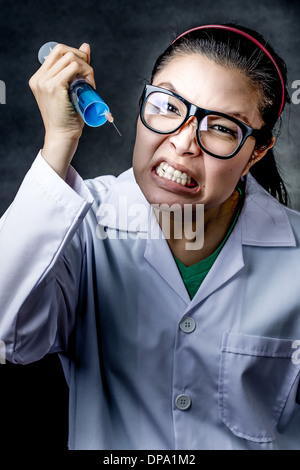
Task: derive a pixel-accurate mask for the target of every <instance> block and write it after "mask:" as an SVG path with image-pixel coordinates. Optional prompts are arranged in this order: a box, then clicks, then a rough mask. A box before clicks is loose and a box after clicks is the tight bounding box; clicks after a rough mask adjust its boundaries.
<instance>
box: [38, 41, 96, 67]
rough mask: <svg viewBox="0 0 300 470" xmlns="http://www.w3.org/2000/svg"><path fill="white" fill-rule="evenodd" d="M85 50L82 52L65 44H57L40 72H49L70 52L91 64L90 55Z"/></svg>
mask: <svg viewBox="0 0 300 470" xmlns="http://www.w3.org/2000/svg"><path fill="white" fill-rule="evenodd" d="M85 48H86V46H85ZM85 48H84V49H83V50H80V49H75V48H74V47H69V46H66V45H65V44H57V45H56V46H55V47H54V48H53V50H52V51H51V52H50V54H49V55H48V57H47V58H46V60H45V62H44V63H43V65H42V66H41V67H40V69H39V70H41V72H44V71H45V70H49V69H50V68H51V67H52V66H53V65H54V64H55V63H56V62H57V61H58V60H59V59H61V58H62V57H63V56H64V55H66V54H67V53H68V52H71V53H73V54H75V55H76V56H77V57H79V58H80V59H82V60H84V61H85V62H86V63H89V55H88V53H87V52H86V51H85Z"/></svg>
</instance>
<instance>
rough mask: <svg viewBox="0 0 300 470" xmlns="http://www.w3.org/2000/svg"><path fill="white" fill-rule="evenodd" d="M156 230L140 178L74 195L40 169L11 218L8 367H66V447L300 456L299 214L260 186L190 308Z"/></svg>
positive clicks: (2, 302) (3, 234)
mask: <svg viewBox="0 0 300 470" xmlns="http://www.w3.org/2000/svg"><path fill="white" fill-rule="evenodd" d="M120 201H121V202H120ZM137 207H138V208H140V212H139V214H137V211H136V209H137ZM142 208H143V209H142ZM149 221H152V222H153V216H152V212H151V208H150V206H149V204H148V203H147V201H146V200H145V198H144V196H143V194H142V193H141V191H140V189H139V187H138V186H137V184H136V182H135V180H134V176H133V172H132V170H131V169H130V170H128V171H126V172H125V173H123V174H122V175H120V176H119V177H118V178H115V177H112V176H108V177H102V178H96V179H94V180H89V181H87V182H85V183H84V182H83V181H82V180H81V178H80V177H79V176H78V175H77V173H76V172H75V171H74V170H73V169H70V170H69V173H68V178H67V183H66V182H64V181H63V180H62V179H60V178H59V177H58V176H57V175H56V174H55V172H54V171H53V170H52V169H51V168H50V167H49V166H48V165H47V163H46V162H45V161H44V160H43V158H42V157H41V155H39V156H38V157H37V159H36V160H35V162H34V163H33V165H32V168H31V169H30V171H29V172H28V174H27V175H26V177H25V179H24V182H23V184H22V186H21V188H20V190H19V192H18V194H17V196H16V198H15V201H14V202H13V204H12V205H11V207H10V208H9V209H8V211H7V212H6V214H5V215H4V216H3V218H2V220H1V228H0V252H1V254H0V259H1V268H0V286H1V296H0V312H1V314H0V318H1V319H0V340H2V341H4V342H5V345H6V354H7V359H8V360H10V361H14V362H20V363H27V362H31V361H36V360H38V359H40V358H41V357H43V356H44V355H45V354H47V353H50V352H58V353H59V354H60V357H61V359H62V363H63V366H64V370H65V374H66V378H67V380H68V384H69V387H70V429H69V447H70V449H189V450H191V449H300V406H299V404H298V403H297V393H298V394H299V392H298V390H299V388H298V387H299V373H300V354H299V352H300V341H299V340H300V289H299V282H300V281H299V279H300V263H299V259H300V258H299V256H300V251H299V235H300V217H299V214H298V213H297V212H295V211H292V210H289V209H287V208H285V207H283V206H282V205H280V204H279V203H278V202H277V201H276V200H275V199H273V198H272V197H271V196H269V195H268V194H267V193H266V192H265V191H264V190H263V189H262V188H261V187H260V186H259V185H258V184H257V183H256V181H255V180H254V179H253V178H252V177H251V176H250V175H249V176H248V177H247V185H246V199H245V203H244V207H243V209H242V212H241V215H240V217H239V220H238V222H237V224H236V226H235V228H234V230H233V232H232V234H231V235H230V237H229V239H228V241H227V242H226V244H225V246H224V248H223V249H222V251H221V253H220V254H219V256H218V258H217V260H216V262H215V263H214V265H213V267H212V268H211V270H210V272H209V273H208V275H207V277H206V278H205V280H204V282H203V284H202V285H201V287H200V289H199V291H198V292H197V294H196V295H195V297H194V298H193V299H192V300H190V299H189V296H188V293H187V291H186V289H185V286H184V284H183V282H182V279H181V277H180V274H179V271H178V269H177V267H176V264H175V262H174V259H173V256H172V254H171V252H170V250H169V248H168V245H167V242H166V240H164V238H163V237H162V236H160V237H154V236H153V233H152V236H148V235H149V233H148V230H149V227H150V225H149ZM152 222H151V223H152ZM153 223H154V224H155V222H153ZM154 227H155V225H154ZM157 227H158V226H157ZM157 227H156V229H157ZM155 233H159V232H155ZM186 317H189V318H192V319H193V322H194V325H195V328H194V329H193V331H190V332H187V331H185V330H184V329H182V328H181V327H180V325H181V324H182V320H183V319H185V318H186ZM179 396H180V399H178V397H179ZM298 401H299V397H298ZM186 403H188V406H187V407H185V404H186Z"/></svg>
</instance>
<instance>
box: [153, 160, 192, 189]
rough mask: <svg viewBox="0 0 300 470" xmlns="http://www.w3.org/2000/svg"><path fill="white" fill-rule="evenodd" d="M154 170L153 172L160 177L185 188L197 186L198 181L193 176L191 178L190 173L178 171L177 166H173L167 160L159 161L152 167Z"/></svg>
mask: <svg viewBox="0 0 300 470" xmlns="http://www.w3.org/2000/svg"><path fill="white" fill-rule="evenodd" d="M154 170H155V173H156V174H157V175H158V176H160V177H161V178H164V179H166V180H168V181H172V182H173V183H177V184H179V185H181V186H185V187H187V188H195V187H196V186H198V183H197V182H196V181H195V180H194V178H192V176H191V175H189V174H188V173H186V172H184V171H180V170H179V169H178V168H174V167H173V166H171V165H169V164H168V163H167V162H161V163H159V164H158V165H157V166H156V167H155V168H154Z"/></svg>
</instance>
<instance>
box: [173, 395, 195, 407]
mask: <svg viewBox="0 0 300 470" xmlns="http://www.w3.org/2000/svg"><path fill="white" fill-rule="evenodd" d="M191 404H192V400H191V399H190V397H189V396H188V395H185V394H181V395H178V397H177V398H176V400H175V405H176V406H177V408H178V409H179V410H181V411H185V410H188V409H189V408H190V406H191Z"/></svg>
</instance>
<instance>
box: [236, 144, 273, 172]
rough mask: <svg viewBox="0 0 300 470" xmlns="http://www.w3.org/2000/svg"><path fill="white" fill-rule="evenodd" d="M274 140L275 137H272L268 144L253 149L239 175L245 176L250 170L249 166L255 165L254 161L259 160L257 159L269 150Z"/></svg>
mask: <svg viewBox="0 0 300 470" xmlns="http://www.w3.org/2000/svg"><path fill="white" fill-rule="evenodd" d="M275 140H276V139H275V137H272V139H271V142H270V143H269V144H268V145H266V146H263V147H261V148H255V149H254V151H253V153H252V155H251V157H250V159H249V161H248V163H247V165H246V167H245V169H244V171H243V173H242V175H241V176H245V175H246V174H247V173H248V171H249V170H250V168H251V167H252V166H253V165H255V163H257V162H259V160H261V159H262V158H263V157H264V156H265V155H266V153H267V151H268V150H270V149H271V148H272V147H273V146H274V144H275Z"/></svg>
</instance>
